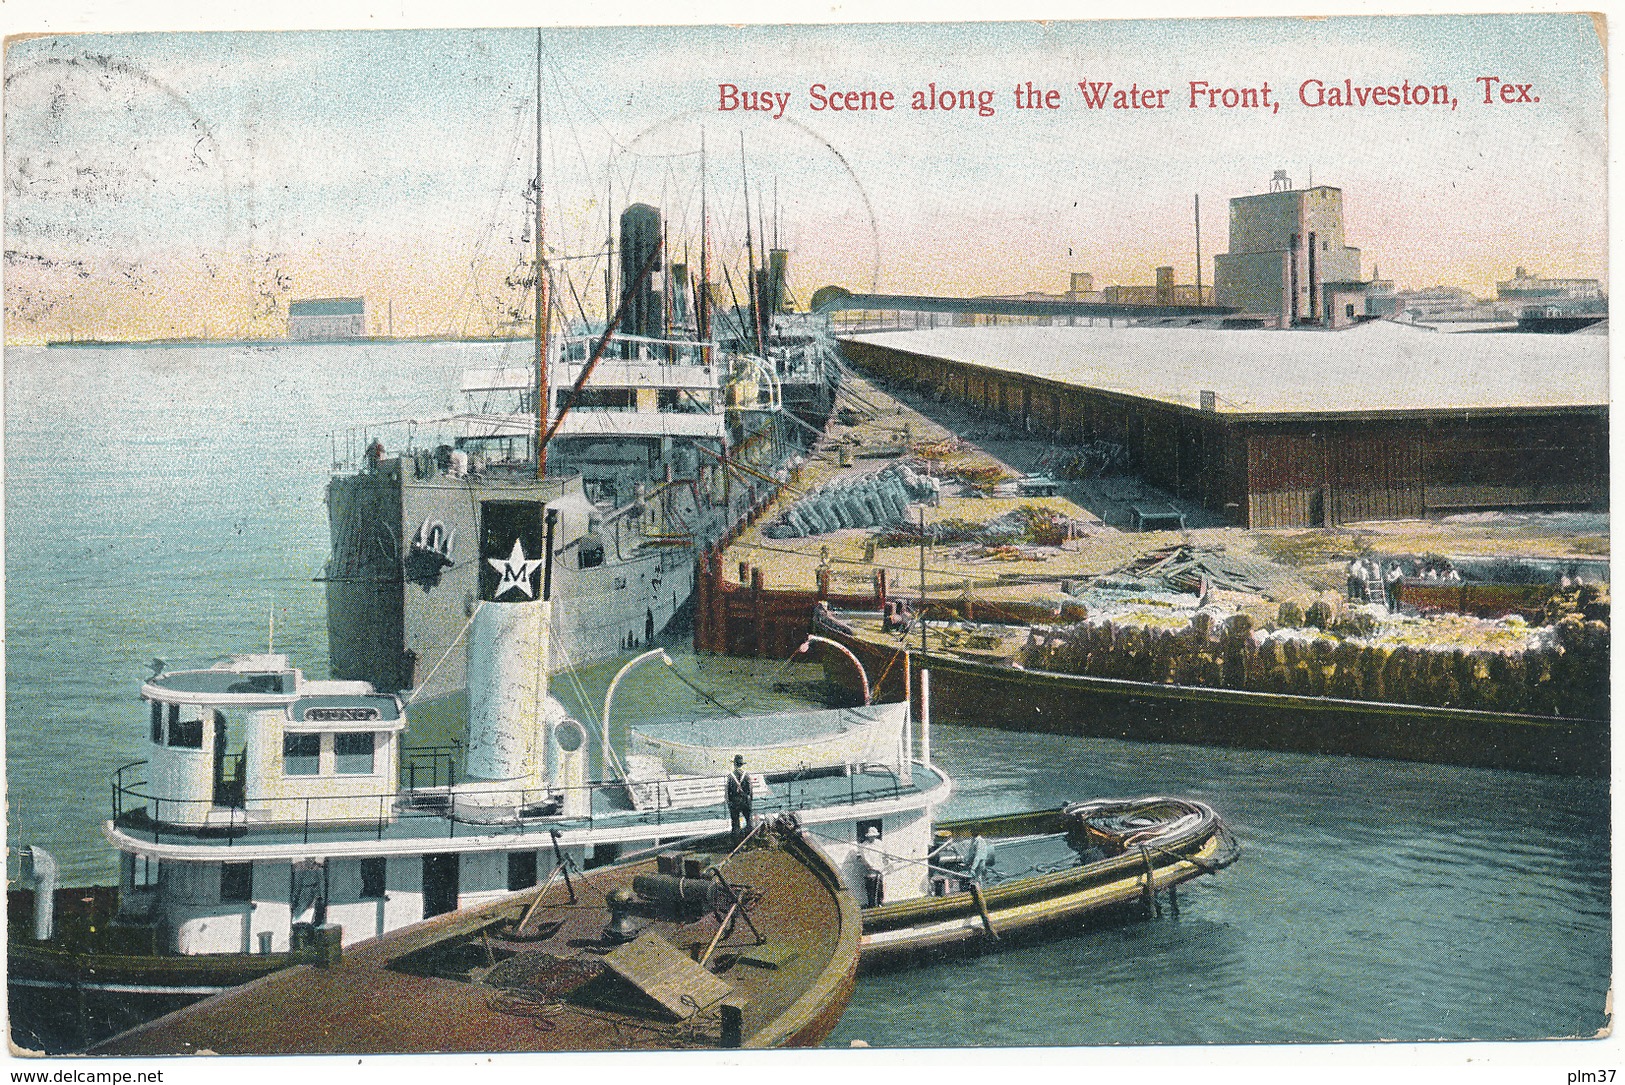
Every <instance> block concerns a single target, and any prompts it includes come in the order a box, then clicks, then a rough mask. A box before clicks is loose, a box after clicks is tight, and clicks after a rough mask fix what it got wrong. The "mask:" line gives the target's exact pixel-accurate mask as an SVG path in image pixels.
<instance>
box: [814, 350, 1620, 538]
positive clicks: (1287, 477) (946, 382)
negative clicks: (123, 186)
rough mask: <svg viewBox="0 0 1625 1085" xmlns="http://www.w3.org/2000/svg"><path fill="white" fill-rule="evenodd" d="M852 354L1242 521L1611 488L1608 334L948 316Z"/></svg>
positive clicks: (1355, 517)
mask: <svg viewBox="0 0 1625 1085" xmlns="http://www.w3.org/2000/svg"><path fill="white" fill-rule="evenodd" d="M841 345H842V349H843V351H844V353H845V354H846V357H847V358H848V360H849V361H850V362H852V364H854V365H855V366H857V367H858V368H860V369H862V370H865V371H866V372H868V373H871V374H873V375H875V376H877V377H880V378H883V379H889V380H897V381H903V382H907V383H910V384H912V385H914V386H915V387H918V388H921V389H923V390H927V391H929V392H931V393H933V394H936V395H940V396H943V397H946V398H949V399H953V400H957V401H959V402H962V403H965V404H967V405H969V406H972V407H974V408H977V409H980V410H982V411H984V412H986V413H987V414H988V415H990V416H993V417H996V418H998V419H1000V420H1002V421H1005V422H1007V423H1009V424H1011V425H1014V426H1016V427H1018V428H1021V429H1025V430H1027V431H1028V432H1031V433H1033V434H1035V435H1039V436H1045V437H1049V438H1051V439H1054V440H1056V441H1058V442H1061V443H1074V442H1075V443H1087V442H1095V441H1106V442H1112V443H1115V444H1118V445H1121V446H1122V447H1123V449H1124V450H1125V451H1126V452H1127V457H1128V462H1129V463H1130V465H1131V467H1132V469H1133V470H1135V471H1136V472H1138V473H1139V474H1140V475H1141V476H1142V477H1143V478H1145V479H1146V481H1148V482H1150V483H1152V484H1154V485H1156V486H1159V487H1162V488H1164V489H1166V490H1168V491H1170V492H1172V493H1174V494H1176V495H1178V496H1180V497H1182V498H1185V499H1188V500H1191V501H1195V502H1197V503H1199V504H1201V505H1203V506H1205V507H1206V508H1209V509H1211V510H1213V511H1214V512H1217V513H1219V514H1221V515H1223V516H1225V518H1226V519H1227V520H1228V521H1229V522H1231V523H1234V524H1238V525H1241V526H1246V527H1258V528H1273V527H1318V526H1330V525H1333V524H1339V523H1348V522H1357V521H1362V520H1382V519H1404V518H1410V517H1418V516H1426V515H1442V514H1448V513H1452V512H1463V511H1472V510H1484V509H1513V508H1516V509H1587V508H1603V507H1606V505H1607V501H1608V361H1607V340H1606V337H1603V336H1573V335H1570V336H1537V335H1523V334H1517V333H1498V334H1464V335H1447V334H1442V333H1439V332H1434V331H1431V330H1427V329H1422V328H1416V327H1411V326H1406V325H1400V324H1395V323H1391V322H1373V323H1368V324H1363V325H1360V326H1358V327H1355V328H1350V329H1347V330H1343V331H1335V332H1333V331H1263V330H1226V329H1217V328H1202V327H1147V326H1128V327H1116V328H1102V327H1055V328H1040V327H1012V328H953V329H935V330H930V331H910V332H892V333H879V334H872V335H863V336H855V337H851V338H847V339H843V340H842V341H841Z"/></svg>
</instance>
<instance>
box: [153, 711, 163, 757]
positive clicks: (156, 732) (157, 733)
mask: <svg viewBox="0 0 1625 1085" xmlns="http://www.w3.org/2000/svg"><path fill="white" fill-rule="evenodd" d="M152 741H153V743H154V744H155V745H160V746H161V745H163V742H164V703H163V702H162V701H154V702H152Z"/></svg>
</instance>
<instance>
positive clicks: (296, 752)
mask: <svg viewBox="0 0 1625 1085" xmlns="http://www.w3.org/2000/svg"><path fill="white" fill-rule="evenodd" d="M321 770H322V736H321V735H283V736H282V775H284V776H315V775H316V774H317V773H318V772H320V771H321Z"/></svg>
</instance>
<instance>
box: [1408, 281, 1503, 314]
mask: <svg viewBox="0 0 1625 1085" xmlns="http://www.w3.org/2000/svg"><path fill="white" fill-rule="evenodd" d="M1394 311H1395V316H1397V317H1399V318H1401V319H1404V320H1409V321H1412V322H1414V323H1418V324H1465V323H1476V322H1480V321H1505V320H1513V319H1516V318H1517V314H1516V313H1514V312H1512V311H1511V310H1509V309H1508V308H1507V307H1506V306H1504V305H1496V304H1495V303H1494V302H1488V301H1480V300H1479V299H1477V298H1475V297H1473V295H1472V294H1471V293H1469V292H1468V291H1466V290H1463V289H1462V288H1461V287H1459V286H1442V285H1441V286H1429V287H1425V288H1423V289H1420V290H1401V291H1399V292H1398V293H1396V294H1395V295H1394Z"/></svg>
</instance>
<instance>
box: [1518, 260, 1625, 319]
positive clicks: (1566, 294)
mask: <svg viewBox="0 0 1625 1085" xmlns="http://www.w3.org/2000/svg"><path fill="white" fill-rule="evenodd" d="M1495 300H1496V301H1498V302H1501V303H1503V304H1505V305H1509V306H1511V307H1512V308H1513V309H1514V310H1515V312H1516V315H1517V316H1520V317H1521V316H1568V315H1574V314H1582V313H1601V312H1604V311H1605V310H1606V309H1607V307H1608V306H1607V302H1606V300H1605V299H1604V298H1603V293H1602V283H1601V282H1599V281H1598V280H1596V279H1542V278H1541V277H1540V276H1538V275H1531V274H1529V272H1528V270H1527V269H1525V268H1521V267H1520V268H1517V269H1516V270H1515V271H1514V272H1513V274H1512V278H1511V279H1510V280H1508V281H1507V282H1498V283H1496V284H1495Z"/></svg>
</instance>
